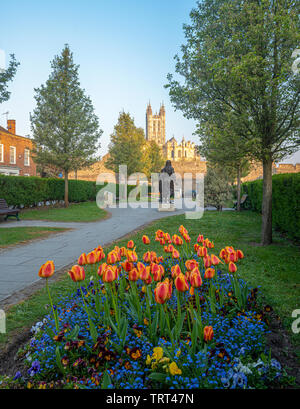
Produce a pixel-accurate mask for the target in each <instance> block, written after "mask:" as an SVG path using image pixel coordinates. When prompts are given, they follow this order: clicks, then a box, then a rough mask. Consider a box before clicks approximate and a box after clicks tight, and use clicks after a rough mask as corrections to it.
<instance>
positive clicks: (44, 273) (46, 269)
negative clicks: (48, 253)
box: [39, 261, 55, 278]
mask: <svg viewBox="0 0 300 409" xmlns="http://www.w3.org/2000/svg"><path fill="white" fill-rule="evenodd" d="M54 271H55V266H54V263H53V261H46V263H45V264H43V265H42V266H41V267H40V270H39V277H42V278H49V277H51V276H53V274H54Z"/></svg>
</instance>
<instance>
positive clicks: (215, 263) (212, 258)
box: [210, 254, 221, 266]
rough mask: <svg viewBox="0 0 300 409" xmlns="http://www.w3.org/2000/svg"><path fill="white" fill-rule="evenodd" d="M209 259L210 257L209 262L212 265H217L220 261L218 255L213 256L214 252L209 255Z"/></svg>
mask: <svg viewBox="0 0 300 409" xmlns="http://www.w3.org/2000/svg"><path fill="white" fill-rule="evenodd" d="M210 259H211V264H213V265H214V266H217V265H218V264H220V263H221V260H220V259H219V257H217V256H215V255H214V254H212V255H211V256H210Z"/></svg>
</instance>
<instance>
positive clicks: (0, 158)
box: [0, 143, 4, 162]
mask: <svg viewBox="0 0 300 409" xmlns="http://www.w3.org/2000/svg"><path fill="white" fill-rule="evenodd" d="M0 162H4V146H3V144H2V143H1V144H0Z"/></svg>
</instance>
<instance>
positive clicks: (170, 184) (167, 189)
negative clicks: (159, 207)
mask: <svg viewBox="0 0 300 409" xmlns="http://www.w3.org/2000/svg"><path fill="white" fill-rule="evenodd" d="M173 175H174V176H175V171H174V168H173V166H172V164H171V161H170V160H167V161H166V164H165V167H164V168H163V169H162V170H161V171H160V174H159V201H160V203H171V198H174V176H173Z"/></svg>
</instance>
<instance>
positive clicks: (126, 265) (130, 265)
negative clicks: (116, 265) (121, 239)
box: [122, 260, 133, 273]
mask: <svg viewBox="0 0 300 409" xmlns="http://www.w3.org/2000/svg"><path fill="white" fill-rule="evenodd" d="M122 267H123V268H124V270H125V271H127V273H129V271H130V270H132V269H133V263H130V262H129V261H128V260H125V261H124V263H122Z"/></svg>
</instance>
